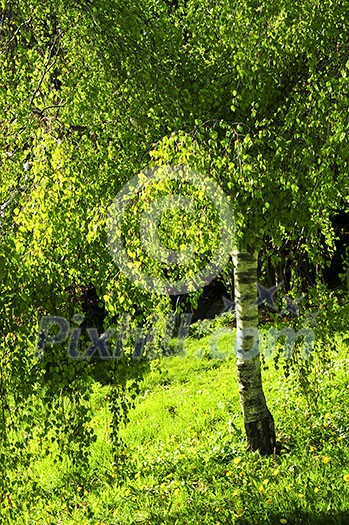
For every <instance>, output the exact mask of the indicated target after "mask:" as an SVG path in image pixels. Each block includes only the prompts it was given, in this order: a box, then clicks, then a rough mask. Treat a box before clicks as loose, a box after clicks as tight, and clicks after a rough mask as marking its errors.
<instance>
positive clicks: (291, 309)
mask: <svg viewBox="0 0 349 525" xmlns="http://www.w3.org/2000/svg"><path fill="white" fill-rule="evenodd" d="M303 297H304V296H303V295H301V296H300V297H297V298H296V299H293V297H290V296H289V295H284V299H285V301H286V306H285V308H284V309H283V310H282V312H281V315H288V314H292V315H296V316H297V317H298V316H299V310H298V306H297V305H298V304H299V303H300V302H301V300H302V299H303Z"/></svg>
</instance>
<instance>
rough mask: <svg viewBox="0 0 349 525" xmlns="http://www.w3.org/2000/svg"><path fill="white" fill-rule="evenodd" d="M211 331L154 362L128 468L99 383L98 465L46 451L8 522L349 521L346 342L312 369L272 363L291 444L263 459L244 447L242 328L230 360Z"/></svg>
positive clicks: (280, 427) (273, 398)
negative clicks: (114, 449) (115, 447)
mask: <svg viewBox="0 0 349 525" xmlns="http://www.w3.org/2000/svg"><path fill="white" fill-rule="evenodd" d="M210 337H211V336H210V335H207V336H205V337H202V338H201V339H199V340H195V339H193V340H188V342H187V347H186V350H187V355H186V357H170V358H164V359H162V360H161V361H156V360H154V361H153V362H152V364H151V370H150V372H149V373H148V374H147V375H146V376H145V377H144V380H143V381H142V383H141V385H140V394H139V396H138V398H137V400H136V405H135V408H134V409H132V410H131V411H130V414H129V417H130V421H129V423H128V424H127V426H126V427H125V428H123V430H122V438H123V440H124V442H125V443H126V447H125V449H124V452H123V455H122V456H121V459H120V461H122V463H121V464H122V468H121V469H120V467H119V466H118V465H115V464H113V462H112V456H111V447H110V436H109V424H108V422H109V417H110V415H109V413H108V410H107V409H106V406H105V395H106V393H107V391H108V387H98V385H97V384H96V385H95V390H94V394H93V410H94V419H93V422H92V424H93V426H94V427H95V429H96V430H97V434H98V440H97V442H96V443H94V444H93V445H92V447H91V451H90V466H89V469H88V470H86V472H85V473H84V475H83V476H82V475H81V473H80V475H79V476H76V472H75V470H74V466H73V465H71V464H70V463H69V461H68V459H67V458H66V457H63V461H62V462H61V463H54V459H55V457H54V456H55V453H54V449H52V451H51V454H50V455H48V456H46V457H41V458H40V457H38V459H37V460H36V461H35V463H33V464H32V465H31V466H30V468H29V469H25V470H23V472H22V480H23V485H22V486H21V485H18V494H9V495H7V497H6V498H5V499H4V501H3V504H2V508H1V511H0V517H1V518H0V519H1V520H2V521H1V523H6V524H17V523H18V524H21V525H33V524H40V525H53V524H55V525H59V524H62V525H72V524H79V525H87V524H89V525H90V524H91V525H92V524H93V525H95V524H99V525H102V524H104V525H116V524H120V525H126V524H135V523H140V524H148V525H158V524H159V525H160V524H173V525H175V524H183V525H184V524H185V525H187V524H188V525H189V524H193V525H194V524H195V525H197V524H210V525H216V524H217V525H218V524H235V523H236V524H241V525H242V524H249V525H259V524H281V523H288V524H314V525H321V524H323V525H330V524H349V443H348V437H349V401H348V397H349V373H348V372H349V353H348V349H347V347H346V345H345V344H344V343H342V342H341V338H338V340H337V341H336V344H335V345H334V350H331V351H330V350H328V349H324V348H322V347H321V345H319V344H318V345H317V348H316V351H315V353H314V357H313V359H312V360H311V362H310V363H308V365H307V367H305V364H304V362H301V361H300V362H299V363H298V364H295V365H294V366H293V367H292V368H291V369H289V370H286V374H285V367H284V365H285V363H283V361H282V358H280V359H277V360H275V359H274V358H270V359H268V360H267V361H266V362H265V366H264V371H263V378H264V389H265V393H266V396H267V399H268V404H269V408H270V410H271V412H272V413H273V415H274V418H275V422H276V430H277V439H278V441H279V442H280V443H281V445H282V448H281V453H280V454H279V455H275V456H272V457H261V456H260V455H259V454H258V453H253V454H252V453H247V452H246V450H245V440H244V433H243V423H242V417H241V412H240V406H239V398H238V388H237V378H236V367H235V358H234V352H233V334H232V333H230V334H229V333H227V334H225V335H223V336H222V337H221V339H220V342H219V345H220V348H221V349H222V351H224V350H226V349H227V348H230V349H231V351H230V353H229V358H227V359H221V360H219V359H214V358H212V357H210V355H209V350H208V349H209V341H210ZM325 351H326V355H330V359H329V360H328V361H326V363H324V360H323V354H324V352H325ZM286 364H287V363H286ZM31 446H32V447H34V448H35V447H37V443H35V440H34V441H33V443H32V445H31ZM33 482H35V483H37V485H35V487H36V490H35V497H34V492H33V497H32V496H31V494H30V489H29V488H28V487H32V486H33V485H32V484H33ZM19 495H21V498H22V499H21V501H22V507H21V510H20V513H19V510H18V509H19V507H18V508H17V507H16V505H17V503H16V502H17V499H18V501H19ZM25 496H26V497H27V498H26V499H25ZM23 501H27V503H26V505H23ZM18 505H19V504H18Z"/></svg>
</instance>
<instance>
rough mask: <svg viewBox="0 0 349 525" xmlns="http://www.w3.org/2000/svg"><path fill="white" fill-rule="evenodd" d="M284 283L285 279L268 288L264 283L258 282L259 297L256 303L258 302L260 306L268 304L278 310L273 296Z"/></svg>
mask: <svg viewBox="0 0 349 525" xmlns="http://www.w3.org/2000/svg"><path fill="white" fill-rule="evenodd" d="M282 283H283V281H281V282H280V283H278V284H275V285H274V286H271V287H270V288H266V287H265V286H263V285H262V284H260V283H257V289H258V297H257V300H256V302H255V304H257V305H258V306H261V305H262V304H267V305H268V306H269V307H270V308H271V309H272V310H276V306H275V303H274V299H273V296H274V295H275V293H276V291H277V289H278V288H279V287H280V286H281V285H282Z"/></svg>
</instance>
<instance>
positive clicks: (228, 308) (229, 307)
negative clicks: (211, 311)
mask: <svg viewBox="0 0 349 525" xmlns="http://www.w3.org/2000/svg"><path fill="white" fill-rule="evenodd" d="M222 299H223V310H222V311H221V313H220V314H219V315H222V314H225V313H226V312H235V307H236V302H235V301H232V300H231V299H228V298H227V297H224V295H223V297H222Z"/></svg>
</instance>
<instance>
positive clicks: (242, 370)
mask: <svg viewBox="0 0 349 525" xmlns="http://www.w3.org/2000/svg"><path fill="white" fill-rule="evenodd" d="M233 262H234V280H235V302H236V328H237V334H236V337H237V341H236V343H237V344H236V350H237V370H238V381H239V394H240V403H241V408H242V413H243V418H244V425H245V431H246V437H247V448H248V450H252V451H255V450H259V452H260V453H261V454H264V455H267V454H273V453H274V451H275V430H274V419H273V416H272V414H271V413H270V411H269V409H268V406H267V403H266V399H265V395H264V392H263V388H262V376H261V365H260V354H259V337H258V306H257V304H256V303H257V301H256V299H257V264H258V253H257V252H256V251H255V250H254V249H252V248H250V249H244V250H239V249H238V248H235V249H234V252H233Z"/></svg>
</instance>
